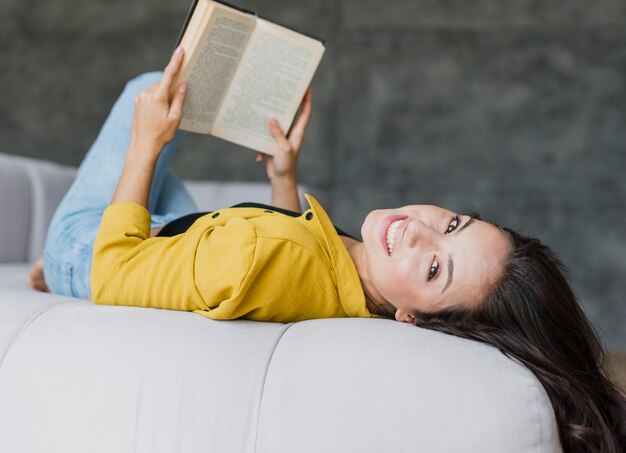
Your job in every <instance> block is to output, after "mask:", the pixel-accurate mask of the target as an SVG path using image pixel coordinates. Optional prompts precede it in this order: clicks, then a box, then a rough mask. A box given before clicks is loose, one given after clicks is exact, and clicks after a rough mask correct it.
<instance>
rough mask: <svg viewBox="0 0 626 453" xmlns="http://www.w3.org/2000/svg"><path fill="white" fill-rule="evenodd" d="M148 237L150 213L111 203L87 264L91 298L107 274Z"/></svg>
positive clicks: (104, 215)
mask: <svg viewBox="0 0 626 453" xmlns="http://www.w3.org/2000/svg"><path fill="white" fill-rule="evenodd" d="M149 237H150V213H149V212H148V210H147V209H146V208H144V207H143V206H141V205H139V204H137V203H131V202H124V203H114V204H112V205H110V206H108V207H107V208H106V209H105V210H104V213H103V215H102V220H101V221H100V228H99V230H98V235H97V236H96V240H95V242H94V248H93V256H92V260H91V276H90V280H91V293H92V296H93V295H97V294H100V293H101V289H102V287H103V286H104V285H105V283H106V282H107V281H108V276H109V273H110V272H111V270H112V269H113V268H114V267H116V265H119V264H120V260H121V259H122V258H123V257H124V256H125V255H126V254H128V253H129V252H130V251H132V250H133V249H134V248H136V247H137V246H139V245H140V244H141V243H142V242H144V241H145V240H146V239H148V238H149ZM94 300H96V299H95V298H94Z"/></svg>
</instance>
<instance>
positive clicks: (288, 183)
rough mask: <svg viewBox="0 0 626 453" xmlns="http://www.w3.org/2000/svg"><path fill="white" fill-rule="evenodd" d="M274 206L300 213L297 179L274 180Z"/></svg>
mask: <svg viewBox="0 0 626 453" xmlns="http://www.w3.org/2000/svg"><path fill="white" fill-rule="evenodd" d="M271 183H272V205H274V206H276V207H278V208H282V209H288V210H290V211H296V212H300V199H299V196H298V183H297V181H296V178H295V177H282V178H272V179H271Z"/></svg>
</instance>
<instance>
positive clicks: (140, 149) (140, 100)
mask: <svg viewBox="0 0 626 453" xmlns="http://www.w3.org/2000/svg"><path fill="white" fill-rule="evenodd" d="M183 53H184V52H183V48H182V47H178V48H177V49H176V51H175V52H174V54H173V55H172V58H171V59H170V62H169V64H168V65H167V67H166V68H165V70H164V71H163V76H162V77H161V80H159V81H158V82H157V83H155V84H154V85H152V86H150V87H148V88H147V89H146V90H145V91H143V92H142V93H141V94H139V96H137V97H136V98H135V116H134V118H133V125H132V129H131V146H130V150H132V151H133V153H135V154H140V155H142V156H144V157H157V158H158V156H159V154H160V153H161V150H162V149H163V147H164V146H165V145H167V144H168V143H169V142H171V141H172V140H173V139H174V137H175V136H176V131H177V130H178V126H179V125H180V120H181V115H182V110H183V102H184V101H185V95H186V92H187V84H186V83H185V82H183V83H181V84H180V85H179V86H178V89H177V90H176V91H174V93H173V94H170V93H172V84H173V82H174V79H175V78H176V74H178V71H179V69H180V66H181V63H182V61H183Z"/></svg>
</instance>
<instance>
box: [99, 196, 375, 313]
mask: <svg viewBox="0 0 626 453" xmlns="http://www.w3.org/2000/svg"><path fill="white" fill-rule="evenodd" d="M306 199H307V201H308V202H309V205H310V209H309V210H307V211H305V212H304V213H303V214H302V215H301V216H300V217H289V216H286V215H283V214H277V213H268V212H266V211H265V210H264V209H261V208H229V209H221V210H219V215H216V214H217V213H212V214H207V215H205V216H202V217H200V218H199V219H197V220H196V221H195V222H194V223H193V225H192V226H191V227H190V228H189V229H188V230H187V231H186V232H185V233H183V234H179V235H176V236H172V237H152V238H151V237H149V236H150V213H149V212H148V210H146V209H145V208H144V207H143V206H140V205H138V204H136V203H131V202H124V203H115V204H112V205H110V206H109V207H107V209H106V210H105V211H104V214H103V216H102V221H101V223H100V229H99V231H98V236H97V237H96V241H95V243H94V251H93V260H92V267H91V290H92V299H93V300H94V301H95V302H96V303H99V304H111V305H130V306H139V307H153V308H164V309H171V310H185V311H194V312H196V313H199V314H202V315H204V316H206V317H208V318H212V319H236V318H245V319H251V320H255V321H273V322H295V321H301V320H304V319H312V318H334V317H375V315H373V314H371V313H370V312H369V311H368V310H367V308H366V306H365V296H364V293H363V289H362V287H361V284H360V280H359V276H358V273H357V271H356V268H355V267H354V263H353V261H352V259H351V258H350V255H349V254H348V251H347V250H346V248H345V246H344V245H343V243H342V241H341V239H340V238H339V235H338V234H337V232H336V230H335V227H334V226H333V224H332V222H331V221H330V219H329V218H328V215H327V214H326V212H325V211H324V209H323V208H322V207H321V206H320V205H319V203H318V202H317V200H315V198H313V197H312V196H310V195H306Z"/></svg>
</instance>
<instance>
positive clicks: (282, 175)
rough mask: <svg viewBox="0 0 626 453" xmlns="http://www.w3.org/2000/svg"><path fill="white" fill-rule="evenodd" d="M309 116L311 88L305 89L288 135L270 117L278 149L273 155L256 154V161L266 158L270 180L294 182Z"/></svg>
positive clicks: (270, 125)
mask: <svg viewBox="0 0 626 453" xmlns="http://www.w3.org/2000/svg"><path fill="white" fill-rule="evenodd" d="M310 116H311V89H310V88H309V89H307V90H306V93H305V94H304V98H303V99H302V109H301V110H300V114H299V115H298V118H297V119H296V122H295V123H294V125H293V127H292V128H291V131H290V132H289V135H287V136H285V134H284V133H283V131H282V130H281V128H280V125H279V124H278V122H277V121H276V120H275V119H274V118H272V119H271V120H270V122H269V129H270V133H271V134H272V137H274V140H275V141H276V144H277V148H278V150H277V151H276V154H275V155H274V156H269V155H268V156H265V154H263V153H258V154H257V159H256V160H257V162H262V161H263V158H264V157H265V159H266V163H265V164H266V170H267V177H268V178H269V180H270V181H272V182H276V181H279V180H289V181H292V182H295V180H296V171H297V166H298V156H299V155H300V148H301V147H302V140H303V139H304V133H305V132H306V126H307V124H308V122H309V118H310Z"/></svg>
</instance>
